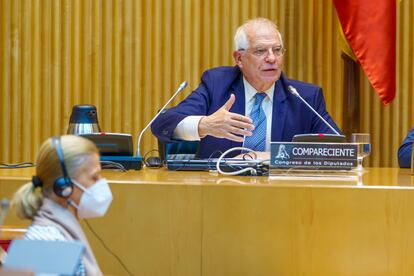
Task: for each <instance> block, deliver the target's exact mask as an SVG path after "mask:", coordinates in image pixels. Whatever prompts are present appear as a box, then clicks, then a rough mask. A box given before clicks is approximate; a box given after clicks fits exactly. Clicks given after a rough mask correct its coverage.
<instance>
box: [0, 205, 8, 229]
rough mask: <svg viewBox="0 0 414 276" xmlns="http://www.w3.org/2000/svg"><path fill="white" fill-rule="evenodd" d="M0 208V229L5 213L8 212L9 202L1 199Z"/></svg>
mask: <svg viewBox="0 0 414 276" xmlns="http://www.w3.org/2000/svg"><path fill="white" fill-rule="evenodd" d="M0 206H1V210H0V227H1V226H2V225H3V222H4V219H5V218H6V216H7V211H8V210H9V206H10V203H9V200H7V199H2V200H1V201H0Z"/></svg>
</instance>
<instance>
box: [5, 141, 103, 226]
mask: <svg viewBox="0 0 414 276" xmlns="http://www.w3.org/2000/svg"><path fill="white" fill-rule="evenodd" d="M52 139H53V138H49V139H47V140H46V141H45V142H44V143H43V144H42V145H41V147H40V149H39V152H38V154H37V160H36V176H35V177H34V180H33V181H32V182H29V183H26V184H24V185H23V186H22V187H20V188H19V190H17V192H16V193H15V194H14V196H13V200H12V207H13V209H14V210H15V212H16V214H17V216H18V217H20V218H26V219H32V218H33V217H34V215H35V214H36V212H37V210H38V209H39V208H40V206H41V205H42V202H43V197H51V196H52V195H53V184H54V182H55V180H56V178H58V177H61V176H62V175H63V172H62V167H61V164H60V161H59V158H58V156H57V153H56V149H55V148H54V146H53V144H52ZM60 144H61V148H62V152H63V156H64V163H65V167H66V170H67V172H68V174H69V177H71V178H76V177H77V176H78V173H79V172H80V171H81V170H80V168H81V167H82V165H84V164H85V163H87V162H88V161H89V159H90V158H91V155H92V154H94V153H97V154H99V152H98V149H97V148H96V146H95V144H94V143H93V142H91V141H89V140H88V139H86V138H82V137H80V136H75V135H64V136H61V137H60ZM36 179H37V180H36ZM36 182H37V183H36ZM40 183H41V192H39V191H37V189H36V186H38V184H40Z"/></svg>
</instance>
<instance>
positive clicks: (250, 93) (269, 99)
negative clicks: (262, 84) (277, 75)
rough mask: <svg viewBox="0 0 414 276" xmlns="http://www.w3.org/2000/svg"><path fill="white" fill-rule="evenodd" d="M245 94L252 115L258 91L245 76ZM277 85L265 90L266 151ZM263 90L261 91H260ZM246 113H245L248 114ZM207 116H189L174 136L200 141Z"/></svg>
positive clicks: (247, 108) (263, 105)
mask: <svg viewBox="0 0 414 276" xmlns="http://www.w3.org/2000/svg"><path fill="white" fill-rule="evenodd" d="M243 84H244V96H245V104H246V105H245V110H246V114H249V115H250V112H251V111H252V107H253V104H254V96H255V95H256V93H257V92H259V91H257V90H256V89H255V88H254V87H253V86H252V85H251V84H250V83H249V82H247V80H246V79H245V78H244V77H243ZM274 89H275V85H274V84H273V85H272V86H271V87H270V88H269V89H267V90H266V91H263V92H265V93H266V95H267V96H266V98H265V99H264V100H263V103H262V108H263V110H264V112H265V115H266V148H265V150H266V151H270V141H271V133H272V106H273V91H274ZM260 92H261V91H260ZM246 114H245V115H246ZM203 117H205V116H187V117H185V118H184V119H183V120H182V121H181V122H179V123H178V125H177V127H176V128H175V130H174V134H173V138H174V139H177V140H186V141H198V140H200V135H199V134H198V124H199V122H200V120H201V118H203Z"/></svg>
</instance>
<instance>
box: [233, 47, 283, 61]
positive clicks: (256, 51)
mask: <svg viewBox="0 0 414 276" xmlns="http://www.w3.org/2000/svg"><path fill="white" fill-rule="evenodd" d="M269 50H271V51H272V54H273V55H275V56H276V57H281V56H283V55H284V53H285V52H286V49H285V48H283V47H282V46H274V47H270V48H264V47H257V48H248V49H239V51H246V52H250V53H252V54H253V55H255V56H257V57H261V58H264V57H268V56H269V54H270V51H269Z"/></svg>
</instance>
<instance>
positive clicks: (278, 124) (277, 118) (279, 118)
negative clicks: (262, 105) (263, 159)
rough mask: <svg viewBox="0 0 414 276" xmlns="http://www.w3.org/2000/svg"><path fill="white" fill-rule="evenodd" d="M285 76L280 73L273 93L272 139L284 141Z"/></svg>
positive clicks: (285, 111)
mask: <svg viewBox="0 0 414 276" xmlns="http://www.w3.org/2000/svg"><path fill="white" fill-rule="evenodd" d="M285 86H286V85H285V77H284V75H283V74H282V75H280V79H279V80H278V81H277V82H276V84H275V90H274V92H273V93H274V94H273V110H272V134H271V136H272V139H271V141H282V138H283V129H284V127H285V122H286V113H287V110H286V108H287V106H286V104H285V102H286V97H287V95H286V90H285Z"/></svg>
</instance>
